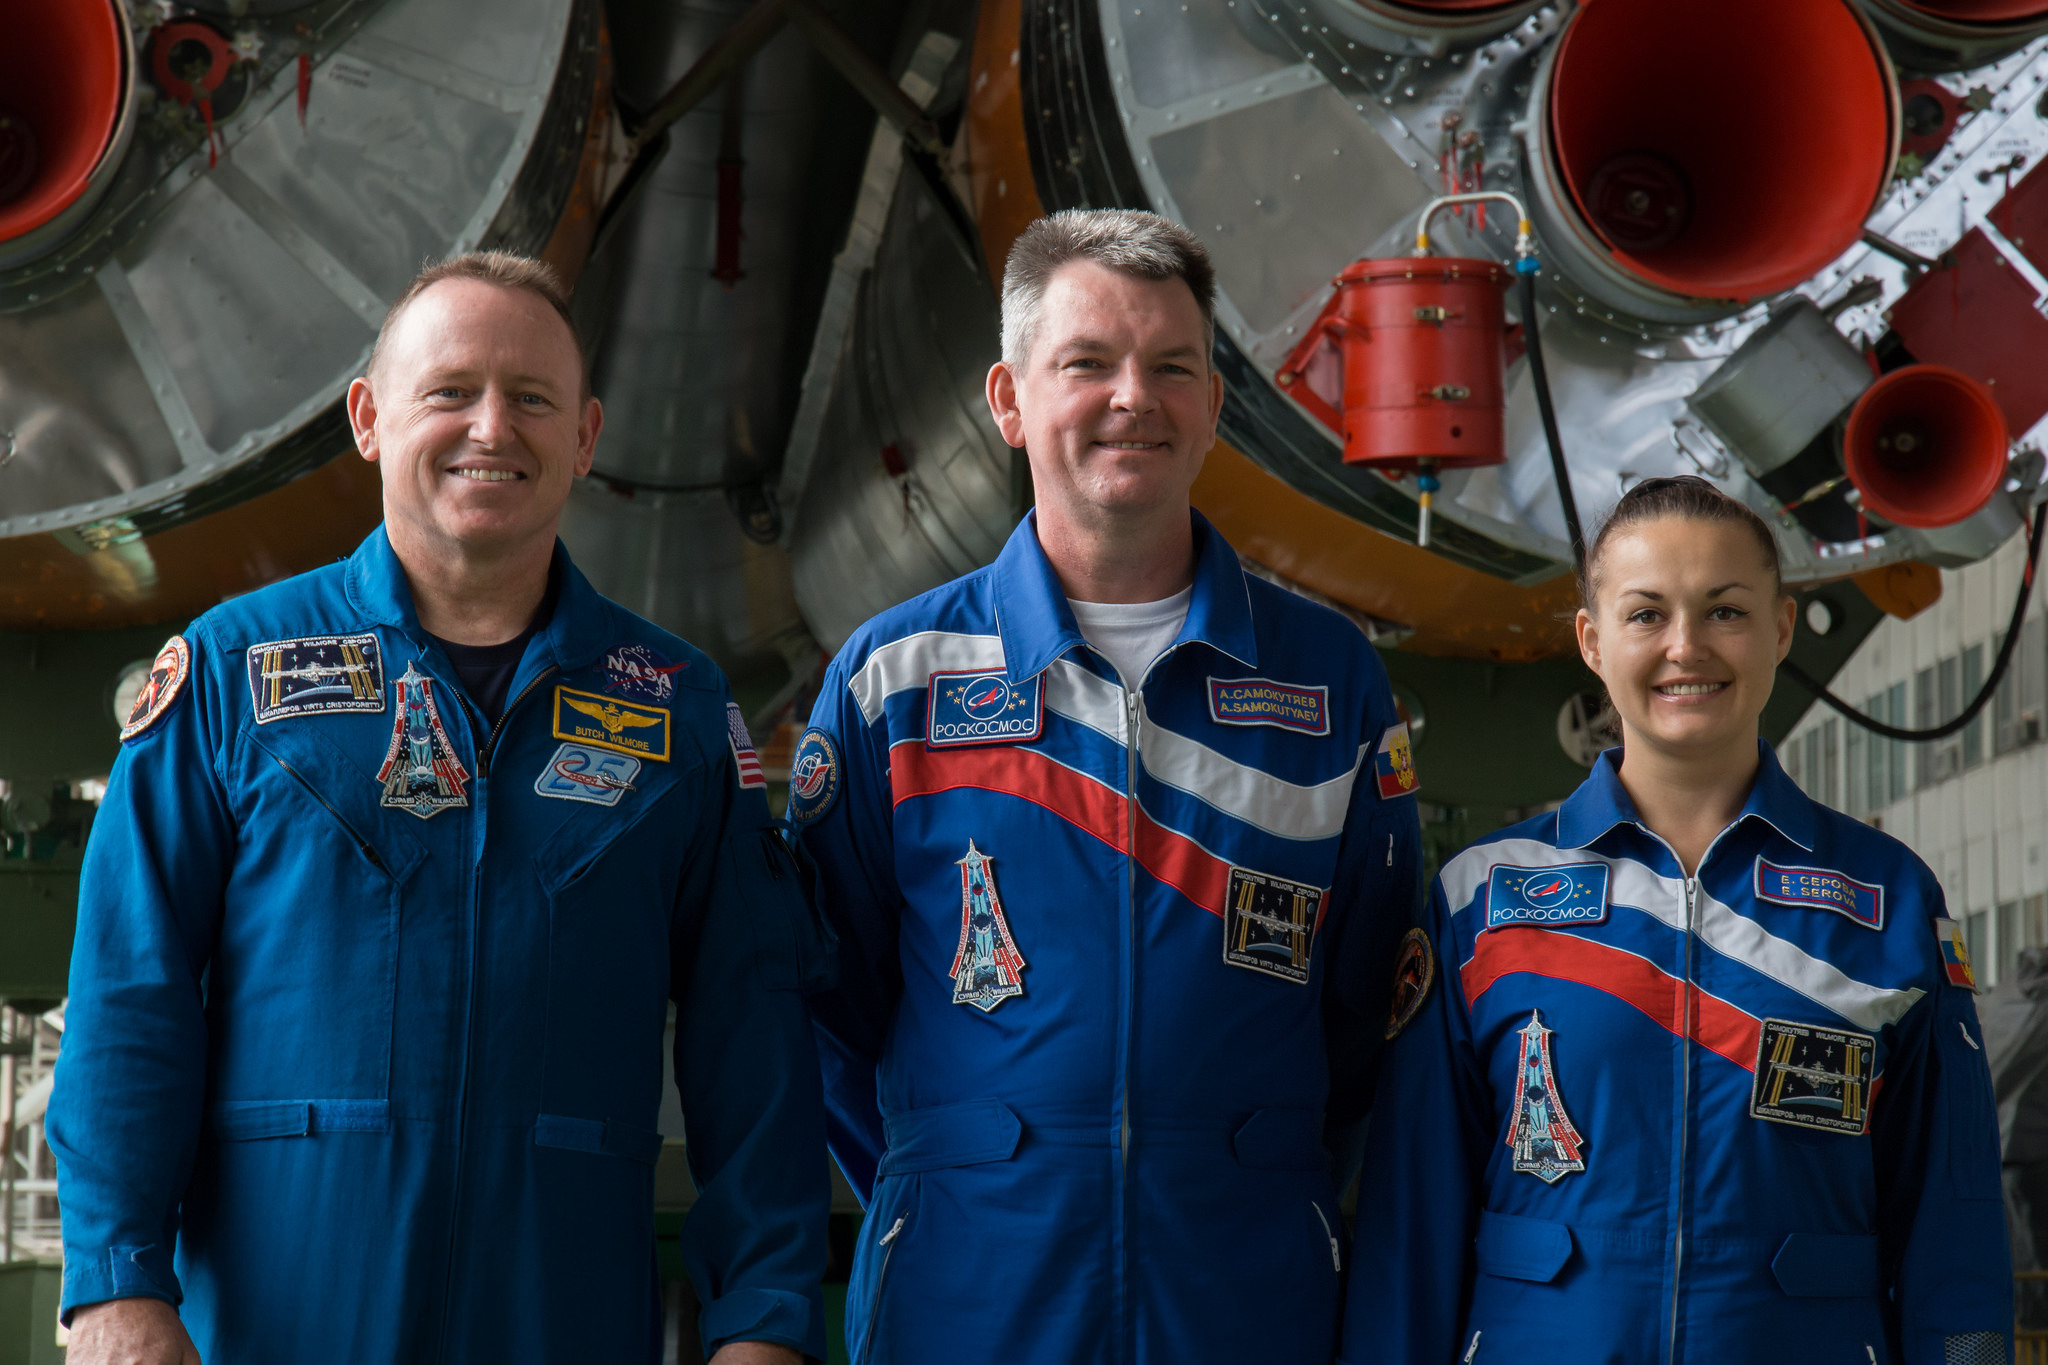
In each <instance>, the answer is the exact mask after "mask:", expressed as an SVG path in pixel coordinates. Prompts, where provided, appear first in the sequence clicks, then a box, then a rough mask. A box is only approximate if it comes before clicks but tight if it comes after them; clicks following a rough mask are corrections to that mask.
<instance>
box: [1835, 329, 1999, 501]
mask: <svg viewBox="0 0 2048 1365" xmlns="http://www.w3.org/2000/svg"><path fill="white" fill-rule="evenodd" d="M2010 444H2011V437H2010V435H2009V434H2008V433H2007V431H2006V425H2005V414H2004V413H2003V412H2001V411H1999V407H1998V403H1997V400H1995V399H1994V398H1993V397H1992V396H1991V390H1990V389H1988V388H1986V387H1985V386H1984V385H1983V384H1980V383H1978V382H1977V381H1976V380H1974V379H1972V378H1970V376H1968V375H1966V374H1964V373H1963V372H1962V371H1960V370H1951V369H1949V368H1948V367H1947V366H1945V365H1907V366H1905V367H1904V368H1902V369H1897V370H1893V371H1892V372H1891V373H1890V374H1888V375H1886V376H1885V377H1884V378H1882V379H1880V380H1878V381H1877V382H1876V383H1875V384H1872V385H1871V386H1870V387H1869V388H1868V389H1866V390H1865V391H1864V393H1863V396H1862V397H1861V398H1859V399H1857V400H1856V406H1855V407H1853V408H1851V409H1850V410H1849V423H1848V427H1847V429H1846V430H1845V431H1844V432H1843V435H1842V464H1843V466H1844V468H1846V469H1847V470H1848V473H1849V481H1850V482H1851V483H1853V484H1855V485H1856V488H1857V491H1858V492H1860V493H1861V494H1862V495H1863V505H1864V506H1865V507H1867V508H1869V509H1870V510H1871V511H1872V512H1875V513H1876V514H1877V515H1878V516H1881V517H1883V518H1884V519H1885V520H1886V521H1892V522H1897V523H1898V524H1899V525H1901V526H1920V527H1937V526H1953V525H1954V524H1955V523H1957V522H1959V521H1961V520H1962V519H1963V518H1965V517H1967V516H1969V515H1971V514H1972V513H1974V512H1976V511H1977V510H1978V509H1980V508H1981V507H1983V506H1984V504H1985V503H1987V502H1989V501H1991V495H1992V494H1993V493H1996V492H1997V491H1998V485H1999V484H2000V483H2001V482H2002V481H2003V480H2004V478H2005V465H2006V450H2007V447H2008V446H2009V445H2010Z"/></svg>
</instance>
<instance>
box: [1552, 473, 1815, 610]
mask: <svg viewBox="0 0 2048 1365" xmlns="http://www.w3.org/2000/svg"><path fill="white" fill-rule="evenodd" d="M1660 517H1679V518H1682V519H1683V520H1686V521H1724V522H1728V523H1730V524H1732V525H1738V526H1743V527H1746V528H1748V530H1749V533H1750V534H1751V535H1753V536H1755V537H1756V544H1757V550H1758V551H1759V552H1760V553H1761V554H1762V555H1763V561H1764V566H1765V567H1766V568H1768V569H1769V570H1770V571H1771V587H1772V589H1773V590H1774V591H1775V592H1783V591H1784V579H1783V578H1782V577H1780V575H1779V569H1778V542H1777V539H1776V537H1774V536H1772V535H1771V528H1770V527H1769V526H1766V525H1765V524H1764V519H1763V518H1762V517H1760V516H1758V515H1757V514H1756V513H1754V512H1752V511H1750V510H1749V508H1748V507H1746V506H1744V505H1743V504H1742V503H1741V502H1739V501H1737V500H1736V499H1734V498H1731V497H1729V496H1728V495H1727V494H1726V493H1723V492H1722V491H1721V490H1720V489H1718V488H1716V487H1714V485H1712V484H1711V483H1708V482H1707V481H1706V480H1705V479H1703V478H1701V477H1699V475H1697V474H1680V475H1678V476H1676V477H1675V478H1658V479H1644V480H1643V481H1642V482H1641V483H1639V484H1637V485H1635V486H1634V487H1633V488H1631V489H1629V490H1628V492H1626V493H1624V494H1622V495H1621V501H1620V502H1617V503H1616V504H1614V510H1613V511H1612V512H1610V513H1608V514H1607V520H1606V522H1605V523H1604V524H1603V525H1602V526H1601V527H1600V532H1599V534H1598V535H1596V536H1594V537H1593V543H1592V544H1591V545H1589V546H1587V547H1586V562H1585V565H1584V566H1583V567H1582V568H1581V569H1580V570H1579V601H1580V603H1581V604H1582V605H1584V607H1585V608H1586V610H1587V611H1591V610H1592V609H1593V591H1594V589H1595V588H1596V587H1598V586H1599V581H1600V555H1601V552H1602V551H1603V550H1605V549H1606V548H1607V542H1608V540H1609V538H1610V537H1612V536H1613V535H1614V534H1615V533H1616V532H1617V531H1626V530H1627V529H1628V528H1629V527H1631V526H1637V525H1640V524H1642V523H1643V522H1646V521H1655V520H1657V519H1658V518H1660Z"/></svg>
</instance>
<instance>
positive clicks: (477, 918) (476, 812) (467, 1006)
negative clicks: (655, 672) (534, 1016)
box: [441, 664, 555, 1360]
mask: <svg viewBox="0 0 2048 1365" xmlns="http://www.w3.org/2000/svg"><path fill="white" fill-rule="evenodd" d="M554 671H555V666H554V665H553V664H549V665H548V666H547V667H546V668H543V669H542V670H541V671H540V672H539V673H536V674H535V675H534V676H533V678H532V680H531V681H529V682H528V683H527V684H526V686H524V687H522V688H520V689H519V693H518V695H517V696H515V697H513V698H512V700H511V701H509V702H507V703H505V709H504V710H503V711H500V712H499V713H498V723H497V724H496V725H493V726H491V727H490V729H489V731H488V732H487V733H486V735H485V737H484V742H483V744H482V745H481V746H479V747H478V748H477V749H476V750H475V752H473V753H472V754H471V755H470V757H471V758H472V759H473V760H475V762H476V780H477V792H476V800H475V801H474V802H473V803H472V804H471V806H470V810H471V812H472V814H473V817H474V818H475V820H476V822H477V830H476V839H475V845H474V846H475V847H476V849H477V859H476V868H475V870H474V871H473V872H472V873H471V874H470V879H469V912H470V913H469V981H468V983H467V985H466V988H465V992H464V994H465V998H464V1001H463V1022H462V1075H461V1078H460V1079H459V1080H458V1082H457V1085H456V1096H455V1179H454V1182H453V1186H452V1188H451V1189H450V1191H449V1195H448V1276H447V1279H446V1282H445V1285H444V1288H443V1291H442V1296H441V1302H442V1318H441V1333H442V1336H441V1344H442V1352H441V1354H442V1359H444V1360H445V1359H447V1355H448V1353H447V1344H448V1336H447V1333H448V1328H449V1326H450V1324H451V1323H452V1321H453V1318H452V1316H451V1315H450V1314H449V1312H448V1305H449V1304H450V1303H452V1302H453V1300H454V1296H455V1295H454V1291H455V1266H456V1257H455V1251H456V1246H455V1243H456V1239H457V1238H459V1237H460V1236H461V1235H462V1184H463V1181H462V1172H463V1169H464V1167H465V1166H466V1165H467V1163H468V1156H469V1098H470V1095H469V1077H470V1073H471V1072H472V1071H474V1070H475V1069H476V994H477V992H476V985H477V976H478V974H479V972H480V971H481V970H482V968H481V966H480V964H479V962H478V958H477V948H478V943H479V941H480V938H481V930H482V907H483V880H484V860H483V847H482V845H483V842H484V841H485V840H486V839H487V838H488V836H489V830H488V829H487V828H486V826H485V821H486V815H487V811H486V808H485V805H484V786H483V784H484V783H485V782H486V781H488V780H489V779H490V776H491V750H492V748H493V747H494V746H495V745H496V744H497V742H498V736H499V734H500V733H502V732H503V731H504V729H505V723H506V722H507V721H509V720H511V719H512V713H513V712H514V711H516V710H518V709H519V703H521V702H523V701H525V700H526V698H527V697H528V696H529V695H531V694H532V692H533V689H534V688H536V687H538V686H540V685H541V683H542V681H543V680H545V679H546V678H547V677H549V676H550V675H551V674H553V673H554ZM449 691H450V692H451V693H453V694H454V696H455V698H456V700H457V701H459V702H460V703H461V704H462V709H463V710H464V711H465V712H466V713H467V714H468V717H469V720H470V730H471V734H472V736H474V734H475V732H476V731H478V730H482V729H483V728H484V725H483V713H482V712H481V711H479V710H477V708H476V705H475V703H473V702H472V701H470V699H469V698H468V697H467V696H466V695H464V693H463V690H462V688H461V686H460V685H459V681H458V685H457V686H455V687H452V688H450V689H449Z"/></svg>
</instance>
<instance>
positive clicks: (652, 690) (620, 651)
mask: <svg viewBox="0 0 2048 1365" xmlns="http://www.w3.org/2000/svg"><path fill="white" fill-rule="evenodd" d="M689 666H690V661H689V660H688V659H685V660H683V661H682V662H681V663H679V664H672V663H670V662H669V661H668V660H667V659H665V658H663V657H662V655H661V654H660V653H659V652H657V651H655V650H653V649H650V648H648V647H647V646H646V645H639V644H623V645H613V646H612V647H611V648H610V649H608V650H606V651H605V652H604V690H605V691H607V692H610V693H613V694H614V695H616V696H621V697H630V698H631V699H633V700H634V701H646V702H653V703H654V704H656V705H657V706H658V705H660V704H661V703H663V702H665V701H667V700H668V699H669V698H670V697H673V696H674V695H675V694H676V676H675V675H676V674H678V673H680V672H682V671H683V670H684V669H686V668H688V667H689Z"/></svg>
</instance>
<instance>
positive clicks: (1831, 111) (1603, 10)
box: [1546, 0, 2040, 300]
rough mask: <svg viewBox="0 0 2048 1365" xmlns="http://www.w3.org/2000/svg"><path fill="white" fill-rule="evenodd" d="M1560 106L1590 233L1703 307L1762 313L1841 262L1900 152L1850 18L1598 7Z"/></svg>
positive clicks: (1574, 56) (1700, 6)
mask: <svg viewBox="0 0 2048 1365" xmlns="http://www.w3.org/2000/svg"><path fill="white" fill-rule="evenodd" d="M1996 2H1998V0H1984V3H1986V4H1990V3H1996ZM2039 2H2040V0H2032V3H2035V4H2038V3H2039ZM1549 91H1550V99H1549V106H1550V107H1549V109H1548V110H1547V112H1546V117H1547V118H1548V119H1549V121H1550V132H1551V136H1552V139H1553V143H1554V146H1555V149H1556V154H1557V159H1558V163H1559V165H1558V171H1559V173H1560V175H1561V177H1562V179H1563V181H1564V183H1565V186H1566V188H1567V190H1568V192H1569V195H1570V198H1571V200H1572V207H1573V208H1574V209H1575V210H1576V212H1577V215H1578V216H1579V217H1580V218H1581V220H1582V221H1583V222H1584V223H1585V225H1586V226H1587V227H1589V228H1590V229H1591V230H1592V231H1593V232H1594V233H1595V234H1596V235H1597V236H1598V237H1599V239H1600V240H1601V241H1602V242H1603V243H1604V244H1605V245H1606V247H1607V248H1608V249H1609V251H1610V252H1611V253H1612V258H1613V262H1614V264H1615V265H1616V266H1617V267H1619V268H1621V269H1622V270H1624V271H1626V272H1628V273H1630V274H1632V275H1634V276H1636V277H1637V278H1639V279H1641V280H1643V281H1645V282H1647V283H1649V284H1651V285H1654V286H1656V287H1658V288H1661V289H1664V290H1668V291H1670V292H1672V293H1675V294H1680V295H1684V296H1688V297H1691V298H1701V299H1731V300H1748V299H1754V298H1760V297H1763V296H1765V295H1768V294H1774V293H1777V292H1778V291H1780V290H1783V289H1787V288H1790V287H1791V286H1792V285H1794V284H1797V283H1798V282H1799V281H1801V280H1803V279H1806V278H1807V277H1808V276H1810V275H1812V274H1813V273H1814V272H1815V271H1817V270H1819V269H1820V268H1821V267H1823V266H1825V265H1826V264H1827V263H1828V262H1829V261H1832V260H1833V259H1834V258H1835V257H1837V256H1839V255H1840V254H1841V253H1842V252H1843V251H1844V250H1846V249H1847V248H1848V247H1849V246H1851V245H1852V244H1854V243H1855V241H1856V240H1857V238H1858V237H1859V235H1860V234H1861V233H1862V230H1863V223H1864V219H1865V218H1866V217H1867V216H1868V215H1869V213H1870V210H1871V206H1872V204H1873V203H1874V202H1875V201H1876V199H1877V196H1878V194H1879V193H1880V192H1881V191H1882V190H1883V188H1884V186H1885V183H1886V180H1887V177H1888V175H1889V172H1890V168H1891V163H1892V158H1893V154H1894V150H1895V141H1896V138H1897V122H1898V120H1897V107H1898V105H1897V101H1898V94H1897V87H1896V85H1895V84H1894V82H1893V78H1892V76H1891V69H1890V66H1889V64H1888V63H1887V61H1886V59H1885V57H1884V54H1883V52H1882V50H1881V47H1880V46H1879V44H1878V42H1877V40H1876V38H1875V35H1874V33H1873V31H1872V30H1871V29H1870V28H1869V27H1868V26H1867V24H1866V23H1865V21H1864V20H1863V19H1862V18H1861V17H1859V16H1858V15H1857V14H1856V12H1855V11H1854V10H1853V9H1851V7H1850V6H1849V4H1848V3H1846V0H1585V3H1584V4H1582V5H1581V6H1580V8H1579V10H1578V12H1577V13H1576V14H1575V15H1574V16H1573V17H1572V19H1571V20H1570V22H1569V24H1568V26H1567V27H1566V29H1565V32H1564V36H1563V37H1562V38H1561V39H1560V40H1559V46H1558V51H1557V54H1556V57H1555V67H1554V69H1553V71H1552V72H1551V74H1550V77H1549Z"/></svg>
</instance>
